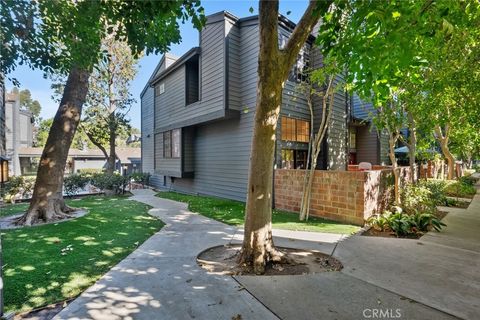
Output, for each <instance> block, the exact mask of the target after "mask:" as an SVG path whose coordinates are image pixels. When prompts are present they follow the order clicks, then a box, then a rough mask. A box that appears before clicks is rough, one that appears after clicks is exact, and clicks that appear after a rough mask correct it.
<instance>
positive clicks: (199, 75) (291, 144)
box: [141, 12, 383, 200]
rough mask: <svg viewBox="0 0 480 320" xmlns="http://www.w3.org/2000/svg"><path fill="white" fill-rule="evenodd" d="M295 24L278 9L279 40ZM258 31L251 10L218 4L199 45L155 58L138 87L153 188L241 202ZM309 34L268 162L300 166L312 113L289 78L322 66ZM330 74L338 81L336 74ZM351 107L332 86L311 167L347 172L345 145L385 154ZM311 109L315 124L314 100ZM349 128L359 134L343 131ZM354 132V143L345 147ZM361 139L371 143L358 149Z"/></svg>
mask: <svg viewBox="0 0 480 320" xmlns="http://www.w3.org/2000/svg"><path fill="white" fill-rule="evenodd" d="M294 27H295V24H294V23H292V22H291V21H290V20H288V19H286V18H285V17H280V19H279V42H280V45H283V44H285V43H286V41H287V39H288V37H289V34H290V33H291V31H292V30H293V28H294ZM258 32H259V28H258V17H257V16H253V17H247V18H242V19H238V18H237V17H235V16H233V15H231V14H230V13H228V12H219V13H217V14H213V15H210V16H208V18H207V23H206V26H205V27H204V28H203V30H202V31H201V32H200V44H199V47H195V48H192V49H191V50H189V51H188V52H187V53H185V54H184V55H183V56H181V57H179V58H177V57H174V56H171V55H169V54H166V55H164V57H162V59H161V60H160V63H159V64H158V66H157V67H156V68H155V70H154V72H153V74H152V76H151V78H150V80H149V82H148V83H147V84H146V86H145V88H144V90H143V91H142V93H141V108H142V110H141V112H142V128H141V131H142V137H141V141H142V160H143V162H142V170H143V171H144V172H150V173H151V174H152V178H151V183H152V184H153V185H154V186H156V187H168V188H171V189H173V190H178V191H183V192H190V193H201V194H209V195H215V196H220V197H225V198H230V199H237V200H245V195H246V191H245V190H246V186H247V179H248V169H249V160H250V147H251V140H252V133H253V122H254V121H253V118H254V113H255V101H256V89H257V64H258V51H259V35H258ZM313 40H314V38H313V37H310V38H309V40H308V41H307V43H306V44H305V47H304V48H303V50H302V52H301V54H300V55H299V59H298V61H297V63H296V65H295V66H293V68H292V72H291V75H290V77H289V79H288V81H287V82H286V84H285V88H284V91H283V102H282V107H281V118H280V119H279V125H278V129H277V143H276V152H275V166H276V168H305V166H306V159H307V149H308V140H309V136H310V128H309V127H310V122H309V121H310V113H309V109H308V106H307V102H306V98H305V96H304V95H303V94H302V93H301V91H300V90H298V87H297V86H298V84H299V83H300V81H301V80H304V78H305V77H304V74H302V71H303V70H304V68H305V67H307V66H309V64H310V63H311V62H309V61H313V66H317V65H318V66H319V65H320V62H321V57H320V56H319V54H318V51H316V50H310V49H311V47H312V42H313ZM309 52H312V55H313V56H312V57H310V56H309ZM336 81H337V82H338V81H342V78H341V76H338V77H337V79H336ZM314 102H315V101H314ZM316 103H319V102H318V101H317V102H316ZM358 107H360V106H358ZM352 108H353V109H355V108H357V105H356V104H355V99H353V98H352V97H349V96H348V95H347V94H346V93H343V92H337V93H336V94H335V97H334V105H333V114H332V122H331V124H330V126H329V130H328V132H327V136H326V139H325V142H324V144H323V148H322V152H321V154H320V156H319V161H318V167H317V169H329V170H346V169H347V166H348V162H349V155H350V153H351V152H352V153H356V154H357V156H356V158H357V161H358V160H360V159H368V160H370V162H372V164H380V163H381V161H382V160H383V157H380V156H379V152H380V151H381V150H382V147H381V146H380V147H378V145H379V144H380V143H379V142H380V140H379V139H378V136H376V135H374V134H373V133H374V132H373V133H370V131H368V133H369V134H364V133H363V127H365V128H366V127H367V124H368V123H367V121H366V119H367V118H366V117H365V118H358V119H357V120H355V121H356V125H358V126H359V127H358V128H362V129H358V128H355V127H354V126H355V124H354V119H355V118H354V117H360V115H358V114H357V113H356V112H355V111H350V110H351V109H352ZM316 110H317V112H316V114H315V116H314V123H315V125H314V128H313V130H315V131H316V130H317V129H318V128H317V127H318V125H319V123H320V121H319V119H320V117H321V114H319V112H318V110H321V107H320V108H316ZM359 112H360V110H359ZM349 128H352V129H351V132H357V134H356V135H354V134H350V133H349V132H350V131H349ZM355 129H356V130H355ZM359 131H360V132H359ZM352 136H354V138H352V139H353V140H352V141H353V142H355V150H353V148H352V149H351V148H350V146H349V144H350V141H349V140H350V138H351V137H352ZM370 139H371V140H372V141H370ZM364 144H365V145H375V146H377V147H376V148H375V149H371V150H365V151H363V150H362V151H360V149H362V148H363V147H362V145H364ZM362 152H363V154H362ZM362 161H363V160H362Z"/></svg>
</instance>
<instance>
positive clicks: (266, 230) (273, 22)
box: [239, 0, 323, 274]
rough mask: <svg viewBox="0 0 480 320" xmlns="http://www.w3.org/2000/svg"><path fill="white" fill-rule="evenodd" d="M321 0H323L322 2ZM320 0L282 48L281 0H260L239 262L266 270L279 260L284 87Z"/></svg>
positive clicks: (312, 5)
mask: <svg viewBox="0 0 480 320" xmlns="http://www.w3.org/2000/svg"><path fill="white" fill-rule="evenodd" d="M322 3H323V2H322ZM318 4H319V3H317V2H316V1H311V2H310V4H309V6H308V8H307V10H306V12H305V14H304V15H303V17H302V19H301V20H300V22H299V23H298V25H297V27H296V28H295V30H294V31H293V33H292V35H291V37H290V40H289V41H288V43H287V45H286V46H285V49H283V50H281V51H280V50H279V48H278V1H267V0H262V1H260V5H259V22H260V31H259V32H260V51H259V57H258V76H259V77H258V84H257V101H256V110H255V121H254V129H253V140H252V148H251V159H250V171H249V179H248V190H247V205H246V210H245V215H246V216H245V237H244V240H243V246H242V252H241V255H240V258H239V263H240V264H243V265H248V266H251V267H253V270H254V272H255V273H257V274H262V273H264V272H265V266H266V264H267V263H268V262H270V261H278V260H281V259H282V257H281V254H279V252H277V251H276V250H275V248H274V245H273V240H272V185H273V183H272V182H273V181H272V180H273V162H274V150H275V133H276V128H277V121H278V116H279V114H280V105H281V103H282V88H283V84H284V82H285V81H286V80H287V77H288V74H289V71H290V69H291V67H292V66H293V63H294V62H295V59H296V58H297V55H298V53H299V51H300V49H301V47H302V46H303V45H304V43H305V41H306V39H307V37H308V35H309V34H310V32H311V30H312V28H313V26H314V25H315V23H316V22H317V21H318V19H319V16H320V10H315V9H316V7H317V6H318Z"/></svg>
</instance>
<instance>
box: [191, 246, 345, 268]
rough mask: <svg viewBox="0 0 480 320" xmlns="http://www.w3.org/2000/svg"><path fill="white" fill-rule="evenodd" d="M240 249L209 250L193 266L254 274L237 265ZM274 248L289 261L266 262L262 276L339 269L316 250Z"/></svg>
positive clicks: (200, 255)
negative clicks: (267, 263) (196, 264)
mask: <svg viewBox="0 0 480 320" xmlns="http://www.w3.org/2000/svg"><path fill="white" fill-rule="evenodd" d="M240 249H241V246H240V245H224V246H217V247H213V248H210V249H207V250H205V251H203V252H202V253H200V254H199V256H198V257H197V263H198V264H199V265H200V266H201V267H202V268H204V269H205V270H207V271H208V272H209V273H212V274H221V275H255V273H254V272H253V271H252V270H251V269H249V268H248V267H246V266H239V265H238V264H237V259H238V256H239V254H240ZM277 249H278V250H279V251H281V252H282V253H284V254H285V255H286V256H287V257H288V258H289V259H288V260H289V262H288V263H270V264H269V265H267V268H266V270H265V274H264V275H265V276H278V275H304V274H312V273H320V272H329V271H339V270H341V269H342V268H343V266H342V264H341V263H340V261H338V260H337V259H335V258H333V257H330V256H329V255H326V254H323V253H321V252H318V251H312V250H299V249H291V248H278V247H277Z"/></svg>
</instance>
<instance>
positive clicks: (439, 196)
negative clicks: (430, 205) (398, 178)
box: [419, 179, 448, 206]
mask: <svg viewBox="0 0 480 320" xmlns="http://www.w3.org/2000/svg"><path fill="white" fill-rule="evenodd" d="M419 186H421V187H424V188H427V189H428V190H430V193H431V198H432V201H433V202H434V203H435V205H437V206H445V205H448V200H447V196H446V193H445V188H446V186H447V183H446V182H445V181H444V180H434V179H429V180H422V181H420V182H419Z"/></svg>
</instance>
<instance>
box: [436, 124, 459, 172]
mask: <svg viewBox="0 0 480 320" xmlns="http://www.w3.org/2000/svg"><path fill="white" fill-rule="evenodd" d="M435 136H436V137H437V139H438V142H439V143H440V148H441V149H442V153H443V155H444V156H445V158H446V159H447V167H448V172H447V179H448V180H453V179H455V157H454V156H453V154H452V153H451V152H450V149H449V147H448V139H449V126H448V125H446V126H445V135H444V134H443V131H442V128H441V127H440V126H439V125H436V126H435Z"/></svg>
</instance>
